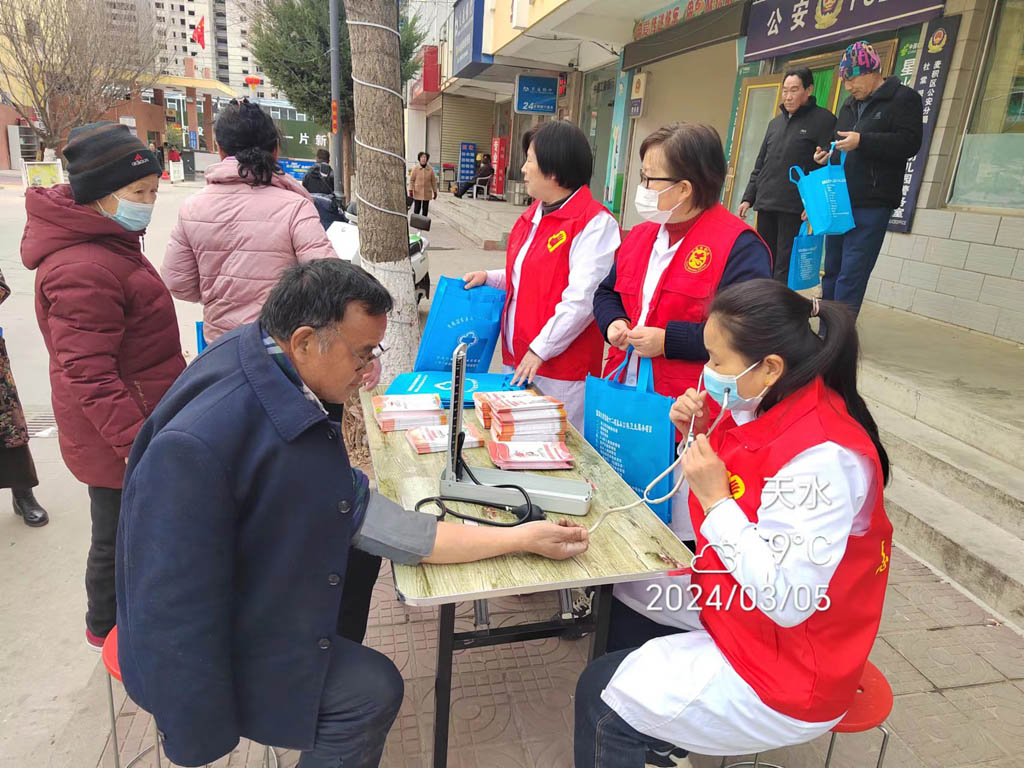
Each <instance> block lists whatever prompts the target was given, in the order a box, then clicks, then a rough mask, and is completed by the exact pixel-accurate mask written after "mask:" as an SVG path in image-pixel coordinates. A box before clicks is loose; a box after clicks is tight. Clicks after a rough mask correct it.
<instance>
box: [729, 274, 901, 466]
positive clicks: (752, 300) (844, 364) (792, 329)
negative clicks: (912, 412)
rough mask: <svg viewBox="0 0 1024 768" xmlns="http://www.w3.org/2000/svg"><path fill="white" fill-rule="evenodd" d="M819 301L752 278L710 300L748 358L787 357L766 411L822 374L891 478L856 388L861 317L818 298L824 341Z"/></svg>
mask: <svg viewBox="0 0 1024 768" xmlns="http://www.w3.org/2000/svg"><path fill="white" fill-rule="evenodd" d="M813 309H814V302H813V301H812V300H811V299H807V298H804V297H803V296H801V295H800V294H799V293H797V292H796V291H791V290H790V289H789V288H787V287H786V286H785V285H783V284H782V283H780V282H777V281H775V280H767V279H760V280H748V281H746V282H743V283H734V284H733V285H730V286H728V287H727V288H725V289H723V290H722V291H721V292H720V293H719V294H718V295H716V296H715V299H714V301H713V302H712V303H711V311H710V314H711V315H714V316H715V320H716V321H717V322H718V323H719V324H720V325H721V327H722V328H723V329H724V330H725V332H726V333H727V334H728V336H729V341H730V344H731V346H732V347H733V349H735V350H736V351H737V352H739V353H740V354H741V355H742V356H743V358H744V359H745V360H746V361H747V362H748V363H754V362H756V361H758V360H763V359H764V358H766V357H767V356H768V355H773V354H774V355H778V356H779V357H781V358H782V359H783V361H785V363H786V368H785V371H784V372H783V374H782V376H781V377H780V378H779V380H778V381H776V382H775V384H773V385H772V387H771V389H769V390H768V392H767V394H765V396H764V400H762V401H761V405H760V406H759V411H760V412H764V411H766V410H768V409H769V408H771V407H772V406H774V405H776V404H777V403H779V402H781V401H782V400H784V399H785V398H787V397H789V396H790V395H791V394H793V393H794V392H796V391H797V390H798V389H800V388H801V387H804V386H806V385H807V384H810V383H811V382H812V381H814V380H815V379H816V378H817V377H818V376H820V377H821V378H822V380H823V381H824V382H825V385H826V386H828V387H830V388H831V389H833V390H835V391H836V392H838V393H839V394H840V395H841V396H842V398H843V401H844V402H845V403H846V410H847V411H848V412H849V414H850V416H852V417H853V418H854V419H855V420H856V421H857V423H859V424H860V425H861V426H862V427H864V430H865V431H866V432H867V433H868V436H869V437H870V438H871V442H873V443H874V444H875V449H876V450H877V451H878V460H879V462H880V463H881V465H882V476H883V479H884V481H885V482H886V483H888V482H889V456H888V454H886V452H885V448H884V447H883V446H882V441H881V439H880V438H879V437H878V427H877V425H876V424H875V420H874V418H873V417H872V416H871V411H869V410H868V406H867V404H866V403H865V402H864V398H862V397H861V396H860V393H859V392H857V358H858V357H859V355H860V343H859V342H858V340H857V327H856V317H855V316H854V314H853V312H851V311H850V309H849V307H847V306H846V305H845V304H842V303H840V302H836V301H819V302H818V317H819V318H820V320H821V322H822V323H823V324H824V326H825V327H826V328H827V331H828V332H827V334H826V336H825V338H824V340H822V338H821V337H820V336H818V334H816V333H815V332H814V331H813V330H812V329H811V325H810V322H809V320H810V318H811V312H812V311H813Z"/></svg>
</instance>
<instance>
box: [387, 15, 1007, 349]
mask: <svg viewBox="0 0 1024 768" xmlns="http://www.w3.org/2000/svg"><path fill="white" fill-rule="evenodd" d="M430 7H431V8H433V9H434V13H435V16H436V18H435V19H434V27H433V30H434V31H436V37H433V38H430V39H428V40H427V41H426V42H425V45H429V46H436V48H437V56H438V68H439V73H440V74H439V85H438V92H437V93H436V94H433V93H427V92H425V91H423V90H422V89H421V90H419V91H418V92H417V93H416V98H415V99H413V98H410V109H409V123H408V127H409V130H408V134H407V135H408V137H409V145H408V150H409V155H408V157H409V159H410V161H412V160H414V158H415V154H416V152H417V151H419V150H420V149H426V150H427V151H429V152H430V153H431V162H432V163H434V164H435V166H437V167H438V170H439V175H440V177H441V178H442V179H445V178H448V179H451V178H452V177H453V176H454V175H457V173H458V165H459V155H460V153H461V152H462V147H463V146H464V145H466V144H471V145H475V146H476V147H477V149H478V152H479V151H484V150H480V147H481V145H485V146H486V145H492V146H498V145H497V144H495V143H494V142H495V141H499V142H500V141H502V140H503V141H504V145H503V146H505V147H506V149H507V152H506V167H505V172H506V178H507V180H508V181H509V182H510V188H511V189H512V191H513V192H514V191H515V181H516V179H517V178H518V173H519V171H518V169H519V166H520V165H521V164H522V152H521V148H520V147H519V144H520V141H521V137H522V135H523V133H524V132H525V131H526V130H528V129H529V128H530V127H531V126H533V125H536V124H537V123H539V122H542V121H544V120H549V119H569V120H572V121H573V122H575V123H576V124H577V125H579V126H580V128H581V129H583V131H584V133H585V134H586V135H587V136H588V138H589V139H590V141H591V147H592V150H593V152H594V169H595V172H594V177H593V179H592V182H591V189H592V191H593V192H594V195H595V197H597V198H598V199H600V200H603V201H604V203H605V204H606V205H607V206H608V207H609V209H610V210H612V212H613V213H614V214H615V215H616V216H617V218H619V220H620V222H621V224H622V226H623V227H624V228H625V229H629V228H630V227H632V226H634V225H636V224H637V223H639V219H638V217H637V215H636V214H635V212H634V209H633V197H634V194H635V189H636V186H637V184H638V182H639V171H640V163H639V158H638V156H637V153H638V149H639V146H640V143H641V142H642V141H643V139H644V137H645V136H647V135H648V134H649V133H650V132H651V131H653V130H655V129H656V128H658V127H660V126H662V125H664V124H666V123H670V122H673V121H677V120H689V121H698V122H704V123H709V124H711V125H713V126H714V127H715V128H716V129H717V130H718V132H719V133H720V134H721V136H722V138H723V142H724V144H725V148H726V155H727V159H728V167H729V175H728V178H727V181H726V186H725V190H724V192H723V199H722V202H723V203H724V204H725V205H727V206H728V207H729V208H730V209H731V210H736V209H737V208H738V207H739V204H740V202H741V200H740V197H741V195H742V190H743V188H744V186H745V184H746V182H747V179H748V177H749V174H750V170H751V168H752V167H753V163H754V160H755V158H756V156H757V152H758V150H759V148H760V143H761V139H762V137H763V135H764V131H765V128H766V127H767V124H768V122H769V121H770V120H771V119H772V117H774V115H775V114H777V111H778V108H779V103H780V100H781V83H782V77H783V73H784V72H785V70H786V69H787V68H788V67H790V66H797V65H806V66H808V67H809V68H810V69H811V70H812V73H813V74H814V79H815V95H816V97H817V99H818V103H819V104H822V105H823V106H826V107H828V108H829V109H831V110H833V111H836V110H838V108H839V106H840V105H841V104H842V103H843V101H844V100H845V98H846V96H847V94H846V92H845V91H844V89H843V86H842V83H841V81H840V80H839V77H838V63H839V57H840V55H841V54H842V52H843V50H844V49H845V47H846V46H847V45H848V44H849V43H851V42H853V41H855V40H861V39H866V40H868V41H870V42H871V43H872V44H873V45H874V46H875V48H876V49H877V50H878V51H879V53H880V55H881V57H882V59H883V66H884V73H885V74H886V75H896V76H898V77H900V78H901V80H902V81H903V82H904V83H905V84H906V85H909V86H911V87H914V88H917V89H918V90H919V91H920V92H921V94H922V99H923V102H924V104H925V114H926V121H927V122H928V125H926V134H930V143H929V144H928V146H927V147H925V148H924V149H923V150H922V152H921V153H920V154H919V157H917V158H914V159H913V160H912V161H911V162H910V163H908V166H907V168H906V173H905V176H904V181H905V190H904V192H905V204H904V207H903V208H902V209H900V210H898V211H897V212H896V214H895V215H894V218H893V220H892V222H891V224H890V232H889V234H888V236H887V237H886V240H885V244H884V245H883V249H882V254H881V255H880V257H879V260H878V264H877V266H876V268H875V270H874V273H873V275H872V278H871V281H870V283H869V285H868V293H867V298H868V300H870V301H875V302H877V303H879V304H882V305H885V306H889V307H894V308H897V309H901V310H905V311H908V312H911V313H914V314H918V315H923V316H926V317H930V318H933V319H937V320H942V321H945V322H948V323H952V324H955V325H959V326H962V327H965V328H969V329H972V330H974V331H979V332H982V333H986V334H991V335H994V336H998V337H1001V338H1004V339H1008V340H1012V341H1016V342H1018V343H1024V183H1022V181H1021V179H1024V0H945V2H944V1H943V0H887V1H886V2H885V3H877V2H876V3H829V2H826V1H825V0H676V2H665V0H637V1H636V2H632V3H629V4H626V3H622V2H621V1H620V0H459V2H456V3H451V4H447V3H436V4H433V5H432V6H430ZM522 75H526V76H534V75H536V76H539V77H549V78H555V79H556V81H557V86H556V88H557V92H556V93H557V95H556V98H555V100H554V102H555V103H554V105H553V107H551V105H550V104H549V105H546V106H547V107H548V108H546V109H545V110H543V111H541V112H534V113H530V112H523V111H521V110H519V109H517V107H518V106H521V105H520V104H519V101H520V99H519V96H520V94H518V93H517V92H516V82H517V77H518V76H522ZM519 82H520V83H521V82H522V79H521V78H520V80H519ZM449 166H450V167H449ZM442 174H444V175H442ZM506 199H513V198H512V197H511V196H508V195H507V196H506Z"/></svg>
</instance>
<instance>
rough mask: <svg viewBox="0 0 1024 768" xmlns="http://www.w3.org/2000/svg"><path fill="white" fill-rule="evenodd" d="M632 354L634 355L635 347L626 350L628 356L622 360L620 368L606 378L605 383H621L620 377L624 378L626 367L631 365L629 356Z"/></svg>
mask: <svg viewBox="0 0 1024 768" xmlns="http://www.w3.org/2000/svg"><path fill="white" fill-rule="evenodd" d="M631 354H633V347H628V348H627V349H626V356H625V357H623V358H622V362H621V363H620V364H619V367H618V368H616V369H615V370H614V371H612V372H611V373H609V374H608V375H607V376H605V377H604V378H605V381H614V382H619V377H620V376H622V374H623V372H625V370H626V366H627V365H629V356H630V355H631ZM619 383H621V382H619Z"/></svg>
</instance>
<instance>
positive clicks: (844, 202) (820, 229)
mask: <svg viewBox="0 0 1024 768" xmlns="http://www.w3.org/2000/svg"><path fill="white" fill-rule="evenodd" d="M836 154H837V153H836V152H833V153H832V155H830V156H829V159H828V164H827V165H825V166H824V167H822V168H819V169H818V170H816V171H811V172H810V173H804V170H803V168H801V167H800V166H799V165H794V166H793V167H792V168H790V169H789V179H790V181H792V182H793V183H794V184H796V187H797V189H798V190H799V191H800V200H801V201H803V204H804V210H806V211H807V221H808V222H810V225H811V231H812V232H814V233H815V234H818V235H841V234H843V233H844V232H849V231H850V230H851V229H853V227H854V223H853V206H852V205H851V204H850V190H849V188H848V187H847V186H846V153H845V152H839V153H838V154H839V164H838V165H836V164H835V163H833V162H832V158H833V157H835V155H836Z"/></svg>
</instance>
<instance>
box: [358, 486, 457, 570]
mask: <svg viewBox="0 0 1024 768" xmlns="http://www.w3.org/2000/svg"><path fill="white" fill-rule="evenodd" d="M436 535H437V518H436V517H434V515H429V514H426V513H423V512H413V511H410V510H408V509H405V508H404V507H402V506H400V505H398V504H396V503H395V502H393V501H391V499H389V498H387V497H385V496H381V495H380V494H379V493H376V492H375V491H370V497H369V501H368V503H367V505H366V512H365V513H364V515H363V521H362V524H361V525H360V526H359V530H358V531H356V534H355V536H353V537H352V546H353V547H355V548H356V549H361V550H362V551H363V552H367V553H369V554H371V555H378V556H379V557H386V558H388V559H389V560H391V561H393V562H396V563H399V564H401V565H416V564H417V563H419V562H420V560H422V559H423V558H424V557H426V556H427V555H429V554H430V553H431V552H433V551H434V538H435V536H436Z"/></svg>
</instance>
